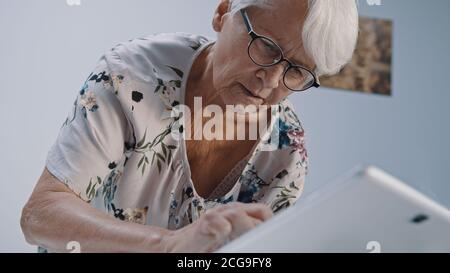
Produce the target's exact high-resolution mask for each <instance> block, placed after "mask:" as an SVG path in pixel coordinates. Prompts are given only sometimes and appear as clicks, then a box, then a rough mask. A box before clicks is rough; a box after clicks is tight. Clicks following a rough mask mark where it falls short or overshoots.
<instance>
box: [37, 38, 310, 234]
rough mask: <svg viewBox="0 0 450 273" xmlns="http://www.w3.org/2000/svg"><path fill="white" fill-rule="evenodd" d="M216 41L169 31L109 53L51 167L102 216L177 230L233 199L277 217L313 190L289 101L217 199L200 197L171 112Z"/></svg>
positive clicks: (80, 97)
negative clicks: (195, 65)
mask: <svg viewBox="0 0 450 273" xmlns="http://www.w3.org/2000/svg"><path fill="white" fill-rule="evenodd" d="M211 43H214V40H213V39H208V38H206V37H203V36H198V35H192V34H187V33H171V34H169V33H163V34H155V35H149V36H146V37H142V38H136V39H133V40H130V41H128V42H124V43H120V44H118V45H116V46H115V47H114V48H112V49H111V50H110V51H108V52H107V53H105V54H104V55H102V57H101V58H100V59H99V61H98V63H97V64H96V66H95V68H94V69H93V71H92V73H91V74H90V75H89V76H88V78H87V80H86V82H85V83H84V85H83V86H82V88H81V90H80V91H79V92H78V94H77V96H76V100H75V102H74V104H73V106H72V108H71V111H70V113H69V116H68V117H67V119H66V121H65V122H64V124H63V125H62V127H61V129H60V133H59V135H58V137H57V139H56V141H55V143H54V145H53V146H52V147H51V149H50V151H49V152H48V155H47V160H46V167H47V169H48V170H49V171H50V172H51V173H52V174H53V175H54V176H55V177H57V178H58V179H59V180H61V181H62V182H63V183H65V184H66V185H67V186H68V187H69V188H70V189H71V190H73V191H74V192H75V193H76V194H77V195H78V196H79V197H80V198H81V199H83V200H84V201H86V202H89V203H90V204H91V205H92V206H94V207H96V208H98V209H99V210H102V211H104V212H106V213H109V214H110V215H113V216H114V217H116V218H118V219H121V220H124V221H130V222H136V223H141V224H146V225H154V226H158V227H163V228H168V229H178V228H181V227H183V226H185V225H187V224H189V223H191V222H193V221H195V220H196V219H197V218H199V217H200V215H201V214H202V213H204V212H205V211H206V210H208V209H209V208H212V207H214V206H216V205H219V204H223V203H227V202H231V201H239V202H246V203H248V202H260V203H265V204H268V205H269V206H270V207H271V208H272V209H273V211H274V212H278V211H280V210H281V209H283V208H286V207H288V206H290V205H292V204H293V203H294V202H295V201H296V200H297V199H298V198H299V196H300V194H301V193H302V191H303V185H304V181H305V175H306V174H307V166H308V164H307V163H308V157H307V152H306V149H305V147H304V131H303V128H302V125H301V123H300V121H299V119H298V118H297V116H296V114H295V112H294V110H293V107H292V105H291V103H290V102H289V101H288V100H287V99H285V100H283V101H281V102H280V103H279V104H278V105H276V107H273V108H272V119H271V123H270V126H269V130H268V132H267V133H266V134H265V136H264V137H262V138H261V140H260V141H258V142H257V144H256V146H255V147H254V149H253V151H252V152H251V153H250V154H249V155H248V156H247V157H245V158H243V160H242V161H241V162H239V163H238V164H237V165H236V167H235V168H234V169H233V170H232V171H231V172H230V174H229V175H227V177H225V179H224V180H223V182H222V183H221V184H220V185H219V186H217V188H216V189H215V190H214V191H213V192H212V194H211V196H210V197H208V198H202V197H201V196H199V194H197V192H196V190H195V187H194V185H193V182H192V179H191V172H190V167H189V162H188V159H187V155H186V145H185V141H184V140H183V139H182V138H178V139H176V138H174V137H172V135H171V133H172V132H173V131H175V130H178V131H179V132H181V131H182V129H183V127H182V124H180V123H179V119H177V118H176V117H172V116H171V110H172V108H173V107H175V106H177V105H180V104H183V103H184V97H185V88H186V81H187V78H188V77H187V76H188V73H189V71H190V68H191V66H192V64H193V62H194V60H195V58H196V57H197V56H198V55H199V54H200V52H201V51H202V50H203V49H204V48H206V47H207V46H208V45H209V44H211ZM275 137H276V138H277V140H278V141H276V142H275V141H274V139H275ZM267 147H271V148H272V149H267Z"/></svg>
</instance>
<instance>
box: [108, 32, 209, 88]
mask: <svg viewBox="0 0 450 273" xmlns="http://www.w3.org/2000/svg"><path fill="white" fill-rule="evenodd" d="M209 41H212V38H208V37H205V36H202V35H196V34H191V33H186V32H174V33H155V34H150V35H145V36H141V37H136V38H133V39H130V40H128V41H125V42H120V43H118V44H116V45H115V46H113V47H112V48H111V49H110V50H109V51H108V52H107V53H106V54H105V57H106V61H107V62H108V65H109V66H110V68H111V70H116V71H117V70H118V71H126V72H127V73H129V74H133V75H134V76H135V77H137V79H139V80H143V81H150V80H152V78H151V76H152V75H151V74H152V73H151V72H152V71H155V70H159V69H158V68H159V67H162V66H163V67H164V68H167V67H169V68H170V67H179V69H180V70H183V68H185V67H186V66H188V65H189V63H190V60H191V59H192V57H193V56H194V55H195V52H196V51H197V50H198V49H199V48H200V47H201V46H202V45H203V44H204V43H207V42H209Z"/></svg>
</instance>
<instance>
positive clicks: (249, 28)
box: [240, 8, 320, 92]
mask: <svg viewBox="0 0 450 273" xmlns="http://www.w3.org/2000/svg"><path fill="white" fill-rule="evenodd" d="M240 12H241V15H242V18H243V19H244V23H245V26H246V27H247V31H248V34H249V35H250V37H251V38H252V40H251V41H250V42H249V44H248V48H247V53H248V56H249V58H250V59H251V60H252V62H253V63H255V64H256V65H258V66H261V67H271V66H275V65H277V64H280V63H282V62H287V63H288V67H287V69H286V70H285V71H284V74H283V83H284V86H286V88H288V89H289V90H291V91H294V92H303V91H306V90H308V89H309V88H311V87H315V88H318V87H320V82H319V79H318V77H317V76H316V75H315V74H314V73H313V72H312V71H311V70H309V69H308V68H306V67H304V66H301V65H297V64H294V63H293V62H291V61H290V60H288V59H287V58H285V56H284V53H283V50H282V49H281V47H280V46H279V45H278V44H277V43H276V42H275V41H274V40H272V39H271V38H269V37H266V36H264V35H259V34H258V33H256V32H255V31H254V30H253V26H252V24H251V23H250V19H249V17H248V14H247V11H246V10H245V8H243V9H241V10H240ZM259 38H263V39H267V40H269V41H270V42H272V43H273V44H274V45H276V46H277V47H278V49H279V50H280V53H281V58H280V60H278V61H277V62H275V63H273V64H270V65H263V64H259V63H257V62H256V61H255V60H253V58H252V56H251V54H250V47H251V45H252V44H253V42H254V41H255V40H256V39H259ZM292 68H300V69H303V70H305V71H307V72H308V73H310V74H311V76H312V77H313V79H314V83H313V84H312V85H311V86H308V87H307V88H304V89H299V90H295V89H292V88H290V87H289V86H288V85H287V84H286V74H287V72H288V70H289V69H292Z"/></svg>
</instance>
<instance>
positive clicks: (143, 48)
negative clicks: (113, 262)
mask: <svg viewBox="0 0 450 273" xmlns="http://www.w3.org/2000/svg"><path fill="white" fill-rule="evenodd" d="M212 26H213V29H214V31H215V32H217V39H216V40H213V39H209V38H206V37H203V36H197V35H191V34H186V33H174V34H157V35H150V36H146V37H143V38H137V39H134V40H131V41H128V42H126V43H121V44H118V45H117V46H115V47H114V48H112V49H111V50H110V51H108V52H107V53H105V54H104V55H103V56H102V57H101V58H100V59H99V61H98V63H97V64H96V66H95V68H94V69H93V71H92V73H91V74H90V75H89V76H88V78H87V80H86V82H85V83H84V85H83V87H82V89H81V91H80V92H79V93H78V94H77V96H76V100H75V103H74V105H73V107H72V109H71V112H70V114H69V116H68V117H67V119H66V121H65V122H64V124H63V125H62V127H61V130H60V133H59V136H58V138H57V139H56V142H55V144H54V145H53V146H52V147H51V149H50V151H49V153H48V156H47V160H46V166H45V168H44V171H43V173H42V175H41V177H40V179H39V181H38V183H37V185H36V188H35V189H34V192H33V194H32V196H31V197H30V200H29V201H28V203H27V204H26V205H25V207H24V209H23V213H22V219H21V226H22V229H23V232H24V234H25V237H26V240H27V241H28V242H29V243H31V244H35V245H38V246H40V249H41V250H50V251H66V247H67V244H68V242H70V241H77V242H78V243H79V244H80V246H81V251H83V252H91V251H101V252H103V251H114V252H116V251H134V252H147V251H148V252H175V251H189V252H191V251H192V252H193V251H196V252H197V251H199V252H207V251H214V250H216V249H217V248H218V247H220V246H221V245H223V244H224V243H225V242H227V241H228V240H231V239H234V238H236V237H238V236H239V235H241V234H242V233H244V232H246V231H248V230H250V229H252V228H254V227H255V226H256V225H258V224H259V223H261V222H262V221H265V220H267V219H268V218H270V217H271V216H272V215H273V213H277V212H279V211H281V210H282V209H284V208H286V207H288V206H289V205H292V204H294V203H295V201H296V200H297V198H299V196H300V194H301V192H302V190H303V185H304V181H305V175H306V174H307V170H308V169H307V168H308V158H307V153H306V149H305V146H304V131H303V128H302V125H301V123H300V121H299V119H298V118H297V116H296V114H295V112H294V110H293V107H292V105H291V104H290V102H289V101H288V100H287V97H288V96H289V95H298V93H299V92H303V91H305V90H307V89H310V88H316V87H319V80H318V77H319V76H320V75H324V74H334V73H337V72H338V71H339V70H340V69H341V68H342V66H344V65H345V64H346V63H347V62H348V61H349V60H350V58H351V56H352V53H353V51H354V48H355V44H356V40H357V33H358V14H357V7H356V3H355V1H354V0H309V1H307V0H296V1H290V0H266V1H261V0H234V1H233V0H221V1H220V3H219V5H218V7H217V9H216V11H215V13H214V17H213V21H212ZM198 99H200V100H201V102H202V105H201V106H200V107H198V105H196V100H197V101H198ZM230 105H234V106H235V105H243V106H250V105H253V106H264V105H265V106H269V107H266V110H267V111H265V110H264V108H262V107H260V108H257V110H256V113H257V114H261V113H269V116H268V118H267V119H265V121H266V123H265V124H264V125H267V126H266V127H267V128H268V129H267V130H266V131H263V132H259V134H258V135H257V137H254V138H251V137H249V134H247V133H246V134H245V137H244V138H239V137H234V138H231V139H230V138H227V139H225V140H224V139H223V138H222V139H221V138H218V137H213V138H206V137H203V138H202V137H200V138H199V137H198V135H197V137H195V136H194V138H193V139H192V138H189V139H185V138H183V137H175V136H176V135H177V133H178V134H180V133H181V135H183V136H184V137H190V136H192V135H196V133H198V131H199V130H198V128H195V124H194V123H195V121H196V120H197V121H198V120H199V119H200V121H208V120H210V119H212V117H211V115H204V114H202V113H200V114H199V113H198V112H199V111H200V112H202V111H203V110H204V109H205V108H207V107H209V106H214V107H215V108H214V109H216V110H217V109H219V110H223V112H224V113H225V116H226V117H223V116H222V117H219V118H220V119H223V120H224V121H225V119H226V121H229V115H228V114H230V113H229V112H230V111H229V110H228V111H227V109H228V106H230ZM179 106H185V107H186V108H187V109H193V111H191V112H190V113H189V112H187V111H183V112H181V111H175V110H176V109H179ZM261 109H263V110H261ZM177 113H178V114H177ZM186 113H189V115H187V114H186ZM183 114H184V116H183ZM241 114H242V113H241ZM244 114H247V113H244ZM250 114H251V113H250ZM253 114H254V113H253ZM191 117H193V119H194V122H193V123H190V124H188V123H186V122H185V121H186V118H191ZM199 117H200V118H199ZM244 122H245V123H246V125H249V126H250V124H251V123H252V122H253V121H252V119H250V118H249V116H246V118H245V119H244ZM187 124H188V125H187ZM226 125H227V126H225V127H226V128H225V131H226V132H227V135H228V136H230V135H231V136H236V132H235V130H234V129H236V128H235V127H237V126H238V122H237V121H236V120H234V122H233V123H231V126H230V123H229V122H226ZM205 126H206V125H205ZM192 128H193V130H191V129H192ZM203 129H205V128H200V131H207V130H203ZM216 129H217V130H218V131H221V128H216ZM192 131H194V132H192ZM236 131H237V130H236ZM233 132H234V133H233ZM219 135H220V134H219ZM216 136H217V135H216Z"/></svg>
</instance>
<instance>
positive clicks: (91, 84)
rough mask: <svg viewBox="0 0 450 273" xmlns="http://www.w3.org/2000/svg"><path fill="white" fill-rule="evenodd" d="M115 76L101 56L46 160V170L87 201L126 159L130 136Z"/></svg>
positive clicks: (79, 93)
mask: <svg viewBox="0 0 450 273" xmlns="http://www.w3.org/2000/svg"><path fill="white" fill-rule="evenodd" d="M112 77H113V76H112V75H111V71H110V69H109V67H108V65H107V62H106V60H105V57H104V56H102V57H101V58H100V59H99V60H98V62H97V64H96V65H95V67H94V69H93V71H92V72H91V73H90V75H89V77H88V78H87V79H86V81H85V83H84V84H83V86H82V88H81V90H80V91H79V92H78V94H77V95H76V99H75V102H74V103H73V105H72V108H71V110H70V113H69V115H68V117H67V119H66V120H65V122H64V123H63V125H62V127H61V129H60V131H59V134H58V136H57V138H56V141H55V142H54V144H53V145H52V147H51V148H50V150H49V152H48V154H47V158H46V167H47V169H48V170H49V171H50V172H51V173H52V174H53V175H54V176H55V177H57V178H58V179H59V180H60V181H61V182H63V183H64V184H66V185H67V186H68V187H69V188H70V189H71V190H72V191H74V192H75V193H76V194H77V195H78V196H79V197H80V198H81V199H83V200H85V201H87V202H90V201H91V200H92V199H93V197H95V194H96V191H97V189H98V188H100V187H101V186H102V184H103V181H104V179H105V177H106V176H107V175H108V174H109V173H110V172H111V170H112V169H114V168H116V166H117V164H118V162H120V161H122V159H123V158H124V152H125V146H126V144H125V143H126V141H127V139H128V138H129V136H130V126H129V123H128V119H127V118H126V116H125V113H124V111H123V108H122V106H121V103H120V101H119V100H118V97H117V95H116V94H115V91H114V90H115V88H114V82H115V81H114V80H113V79H114V78H112Z"/></svg>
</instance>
